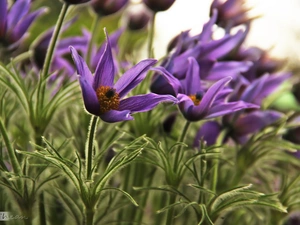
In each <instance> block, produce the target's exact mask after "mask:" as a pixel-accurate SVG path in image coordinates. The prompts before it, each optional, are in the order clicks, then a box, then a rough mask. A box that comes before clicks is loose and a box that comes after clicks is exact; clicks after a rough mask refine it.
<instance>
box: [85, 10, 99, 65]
mask: <svg viewBox="0 0 300 225" xmlns="http://www.w3.org/2000/svg"><path fill="white" fill-rule="evenodd" d="M100 20H101V16H99V15H98V14H97V16H96V17H95V18H94V21H93V25H92V29H91V32H92V33H91V40H90V41H89V44H88V50H87V54H86V62H87V63H88V64H89V65H91V64H92V62H90V60H91V57H92V49H93V43H94V42H95V40H96V38H97V34H98V28H99V23H100Z"/></svg>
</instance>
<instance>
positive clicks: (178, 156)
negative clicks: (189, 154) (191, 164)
mask: <svg viewBox="0 0 300 225" xmlns="http://www.w3.org/2000/svg"><path fill="white" fill-rule="evenodd" d="M190 124H191V122H189V121H186V123H185V125H184V127H183V130H182V133H181V136H180V137H179V139H178V143H182V142H184V140H185V137H186V134H187V131H188V129H189V126H190ZM182 148H183V145H182V144H180V145H178V148H177V149H176V152H175V159H174V167H173V168H174V172H175V173H176V171H177V169H178V165H179V162H180V161H181V159H182V156H183V152H182Z"/></svg>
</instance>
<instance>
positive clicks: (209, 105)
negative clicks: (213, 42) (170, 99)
mask: <svg viewBox="0 0 300 225" xmlns="http://www.w3.org/2000/svg"><path fill="white" fill-rule="evenodd" d="M188 62H189V65H188V71H187V74H186V77H185V79H183V80H180V81H179V80H178V79H176V78H175V77H174V76H173V75H172V74H170V73H169V72H168V71H167V70H166V69H165V68H163V67H157V68H154V69H153V70H155V71H157V72H160V73H162V74H164V75H165V77H166V79H167V80H168V82H169V84H170V85H171V86H172V87H173V90H174V92H175V93H176V96H177V99H178V101H179V103H178V105H179V109H180V111H181V113H182V114H183V116H184V117H185V118H186V119H187V120H189V121H198V120H202V119H209V118H214V117H219V116H223V115H226V114H230V113H233V112H236V111H238V110H241V109H246V108H259V106H257V105H254V104H251V103H246V102H244V101H237V102H226V101H225V97H226V96H227V95H228V94H229V93H230V92H231V90H229V89H225V86H226V85H227V84H228V83H229V82H230V81H231V77H225V78H223V79H221V80H219V81H217V82H216V83H214V84H213V85H212V86H210V87H209V88H205V87H204V86H203V85H202V84H201V81H200V76H199V69H200V68H199V65H198V63H197V61H196V60H195V59H194V58H189V60H188Z"/></svg>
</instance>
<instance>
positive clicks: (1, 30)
mask: <svg viewBox="0 0 300 225" xmlns="http://www.w3.org/2000/svg"><path fill="white" fill-rule="evenodd" d="M6 18H7V0H1V1H0V37H4V34H5V30H6V25H7V24H6Z"/></svg>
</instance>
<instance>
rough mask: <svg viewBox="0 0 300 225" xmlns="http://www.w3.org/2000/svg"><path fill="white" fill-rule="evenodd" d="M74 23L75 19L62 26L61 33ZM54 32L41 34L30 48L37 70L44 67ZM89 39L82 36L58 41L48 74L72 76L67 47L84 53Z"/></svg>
mask: <svg viewBox="0 0 300 225" xmlns="http://www.w3.org/2000/svg"><path fill="white" fill-rule="evenodd" d="M74 21H75V18H74V19H72V20H70V21H68V22H67V23H66V24H64V26H63V28H62V32H64V31H65V30H67V29H68V28H69V27H70V25H71V24H72V23H73V22H74ZM53 31H54V27H52V28H51V29H49V30H47V31H46V32H45V33H43V34H42V35H41V36H40V37H39V38H38V39H37V40H36V41H35V42H34V43H33V45H32V46H31V49H32V52H33V61H34V63H35V65H36V66H37V68H38V69H39V70H41V69H42V68H43V66H44V61H45V57H46V53H47V49H48V46H49V43H50V40H51V37H52V34H53ZM88 41H89V37H88V36H87V35H83V36H72V37H65V38H62V39H60V40H58V43H57V46H56V49H55V52H54V57H53V60H52V64H51V68H50V72H56V71H64V72H66V73H67V74H69V75H70V76H71V75H73V74H74V72H75V68H74V66H73V65H72V64H71V63H70V62H69V60H68V59H67V57H66V56H67V54H69V45H70V43H72V46H73V47H74V48H75V49H76V50H77V51H80V52H85V51H86V46H87V44H88Z"/></svg>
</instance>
